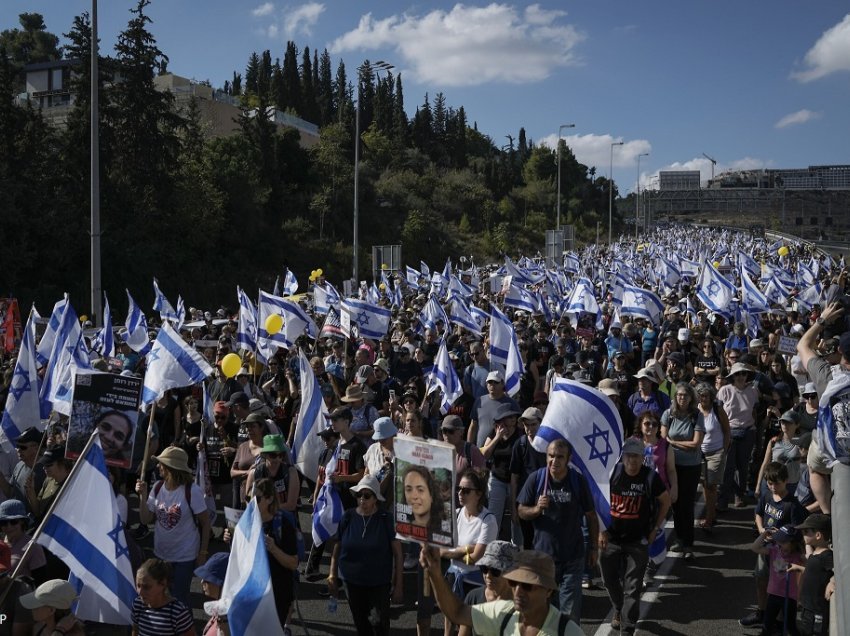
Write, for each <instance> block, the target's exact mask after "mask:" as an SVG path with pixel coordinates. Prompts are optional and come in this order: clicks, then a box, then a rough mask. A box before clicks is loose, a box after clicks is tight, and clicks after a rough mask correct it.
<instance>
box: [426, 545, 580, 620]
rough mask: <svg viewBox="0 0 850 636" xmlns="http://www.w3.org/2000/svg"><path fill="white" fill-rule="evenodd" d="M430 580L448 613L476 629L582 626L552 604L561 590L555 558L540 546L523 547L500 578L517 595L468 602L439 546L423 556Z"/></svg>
mask: <svg viewBox="0 0 850 636" xmlns="http://www.w3.org/2000/svg"><path fill="white" fill-rule="evenodd" d="M420 562H421V564H422V567H423V568H425V569H426V571H427V572H428V576H429V578H430V579H431V589H432V591H433V592H434V595H435V596H436V598H437V603H438V604H439V606H440V609H441V610H442V611H443V614H445V615H446V618H448V619H449V620H450V621H451V622H452V623H454V624H456V625H466V626H468V627H471V628H472V629H473V631H474V632H475V633H476V634H526V633H531V634H537V635H538V636H581V635H582V634H583V633H584V632H582V629H581V627H579V626H578V624H576V623H575V622H574V621H573V620H571V619H570V617H569V616H568V615H567V614H561V613H560V612H559V611H558V608H556V607H555V606H554V605H552V604H551V603H550V599H551V597H552V595H553V593H554V592H555V591H556V590H557V589H558V584H557V583H556V582H555V564H554V563H553V562H552V557H550V556H549V555H547V554H545V553H544V552H539V551H537V550H522V551H520V552H519V553H518V554H517V556H516V561H515V563H514V566H513V567H512V568H511V569H510V570H508V571H507V572H501V573H500V574H501V577H502V578H503V579H504V580H505V581H507V583H508V586H509V587H510V588H511V592H512V597H513V598H512V599H510V600H494V601H490V602H488V603H479V604H477V605H468V604H466V603H464V602H463V601H461V600H460V599H459V598H457V597H456V596H455V595H454V594H453V593H452V590H451V588H450V587H449V584H448V583H447V582H446V580H445V579H444V578H443V576H442V572H441V570H440V555H439V551H438V550H437V549H436V548H431V547H425V548H423V549H422V555H421V557H420Z"/></svg>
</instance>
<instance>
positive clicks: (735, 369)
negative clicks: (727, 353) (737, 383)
mask: <svg viewBox="0 0 850 636" xmlns="http://www.w3.org/2000/svg"><path fill="white" fill-rule="evenodd" d="M736 373H746V374H747V375H748V376H753V375H755V372H754V371H753V369H752V367H751V366H749V365H747V364H744V363H743V362H736V363H735V364H733V365H732V368H731V369H729V373H727V374H726V377H727V378H731V377H732V376H734V375H735V374H736Z"/></svg>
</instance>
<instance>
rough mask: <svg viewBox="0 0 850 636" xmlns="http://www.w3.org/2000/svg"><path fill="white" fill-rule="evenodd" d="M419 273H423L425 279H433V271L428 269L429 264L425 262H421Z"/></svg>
mask: <svg viewBox="0 0 850 636" xmlns="http://www.w3.org/2000/svg"><path fill="white" fill-rule="evenodd" d="M419 271H420V272H422V276H424V277H425V278H428V279H430V278H431V270H430V269H429V268H428V265H427V263H425V261H419Z"/></svg>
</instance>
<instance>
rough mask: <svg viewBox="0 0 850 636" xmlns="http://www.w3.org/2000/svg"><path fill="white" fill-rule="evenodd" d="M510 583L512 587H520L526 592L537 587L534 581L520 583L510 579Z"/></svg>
mask: <svg viewBox="0 0 850 636" xmlns="http://www.w3.org/2000/svg"><path fill="white" fill-rule="evenodd" d="M508 585H510V586H511V587H518V588H520V589H521V590H523V591H524V592H530V591H531V590H533V589H534V588H536V587H537V586H536V585H535V584H534V583H520V582H519V581H508Z"/></svg>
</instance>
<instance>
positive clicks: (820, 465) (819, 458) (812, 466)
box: [806, 430, 832, 475]
mask: <svg viewBox="0 0 850 636" xmlns="http://www.w3.org/2000/svg"><path fill="white" fill-rule="evenodd" d="M806 465H807V466H808V467H809V472H810V473H820V474H821V475H831V474H832V468H830V467H829V466H827V465H826V457H824V454H823V451H821V449H820V442H819V441H818V432H817V431H816V430H815V431H812V443H811V444H810V445H809V452H808V454H807V455H806Z"/></svg>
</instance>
